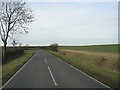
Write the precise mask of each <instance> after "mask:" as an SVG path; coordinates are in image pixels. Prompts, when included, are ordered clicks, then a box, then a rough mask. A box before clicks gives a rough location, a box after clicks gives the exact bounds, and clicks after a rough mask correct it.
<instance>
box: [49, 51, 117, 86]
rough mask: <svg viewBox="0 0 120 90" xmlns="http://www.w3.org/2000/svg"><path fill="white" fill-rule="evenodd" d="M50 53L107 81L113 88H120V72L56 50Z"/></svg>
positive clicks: (100, 79)
mask: <svg viewBox="0 0 120 90" xmlns="http://www.w3.org/2000/svg"><path fill="white" fill-rule="evenodd" d="M50 53H52V54H54V55H55V56H57V57H59V58H61V59H62V60H64V61H66V62H67V63H70V64H71V65H73V66H74V67H76V68H78V69H80V70H81V71H83V72H85V73H86V74H88V75H90V76H92V77H94V78H95V79H97V80H99V81H101V82H103V83H105V84H106V85H108V86H110V87H112V88H118V73H117V72H113V71H111V70H108V69H104V68H101V67H98V66H96V65H92V64H89V63H86V62H83V61H80V60H76V59H73V58H69V57H66V56H64V55H61V54H59V53H56V52H52V51H50Z"/></svg>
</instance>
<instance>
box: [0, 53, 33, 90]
mask: <svg viewBox="0 0 120 90" xmlns="http://www.w3.org/2000/svg"><path fill="white" fill-rule="evenodd" d="M33 55H34V54H33ZM33 55H32V56H33ZM30 61H31V58H30V59H29V60H28V61H27V62H26V63H25V64H24V65H23V66H22V67H21V68H20V69H19V70H18V71H17V72H16V73H15V74H14V75H13V76H12V77H11V78H10V79H9V80H8V81H7V82H6V83H5V84H4V85H3V86H2V87H1V88H0V90H2V89H3V88H4V87H5V86H6V85H7V84H8V83H9V82H10V81H11V80H12V79H13V78H14V77H15V76H16V75H17V74H18V73H19V72H20V71H21V70H22V69H23V68H24V67H25V66H26V65H27V64H28V63H29V62H30Z"/></svg>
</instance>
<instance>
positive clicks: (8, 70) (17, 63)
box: [2, 51, 33, 84]
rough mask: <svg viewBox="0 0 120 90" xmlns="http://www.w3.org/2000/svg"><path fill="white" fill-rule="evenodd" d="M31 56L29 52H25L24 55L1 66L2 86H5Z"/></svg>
mask: <svg viewBox="0 0 120 90" xmlns="http://www.w3.org/2000/svg"><path fill="white" fill-rule="evenodd" d="M32 55H33V53H32V52H30V51H25V53H24V55H22V56H20V57H19V58H16V59H13V60H11V61H10V62H8V63H6V64H4V65H3V66H2V84H5V83H6V82H7V81H8V80H9V79H10V78H11V77H12V76H13V75H14V74H15V73H16V72H17V71H18V70H19V69H20V68H21V67H22V66H23V65H24V64H25V63H26V62H27V61H28V60H29V58H30V57H31V56H32Z"/></svg>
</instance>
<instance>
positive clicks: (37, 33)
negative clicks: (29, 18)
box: [0, 2, 118, 45]
mask: <svg viewBox="0 0 120 90" xmlns="http://www.w3.org/2000/svg"><path fill="white" fill-rule="evenodd" d="M28 7H30V8H31V9H32V10H33V13H34V16H35V19H36V20H35V21H34V22H33V23H32V24H30V26H29V33H28V34H25V35H23V36H21V37H19V38H18V39H19V42H21V43H22V44H29V45H50V44H51V43H58V44H60V45H87V44H115V43H118V3H117V2H28ZM9 43H10V41H9ZM0 44H1V43H0Z"/></svg>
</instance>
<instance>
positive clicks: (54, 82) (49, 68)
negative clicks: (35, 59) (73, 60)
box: [48, 66, 57, 86]
mask: <svg viewBox="0 0 120 90" xmlns="http://www.w3.org/2000/svg"><path fill="white" fill-rule="evenodd" d="M48 70H49V72H50V75H51V77H52V80H53V83H54V85H55V86H57V83H56V81H55V78H54V77H53V74H52V72H51V70H50V68H49V66H48Z"/></svg>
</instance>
